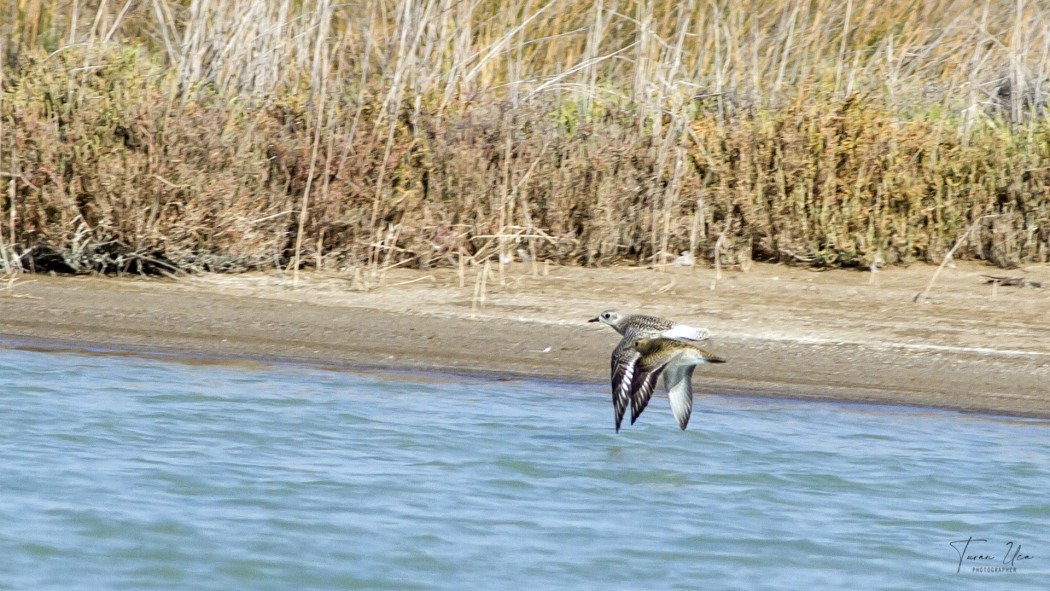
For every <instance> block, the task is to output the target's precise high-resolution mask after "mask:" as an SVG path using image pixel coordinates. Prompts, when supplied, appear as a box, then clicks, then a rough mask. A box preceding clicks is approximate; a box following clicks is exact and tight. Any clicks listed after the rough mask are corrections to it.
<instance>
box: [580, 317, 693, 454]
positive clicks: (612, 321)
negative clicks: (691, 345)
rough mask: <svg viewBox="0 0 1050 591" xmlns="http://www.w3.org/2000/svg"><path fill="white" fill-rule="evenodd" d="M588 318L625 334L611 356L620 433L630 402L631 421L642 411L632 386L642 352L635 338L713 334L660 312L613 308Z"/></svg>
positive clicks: (613, 388)
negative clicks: (662, 315) (622, 310)
mask: <svg viewBox="0 0 1050 591" xmlns="http://www.w3.org/2000/svg"><path fill="white" fill-rule="evenodd" d="M588 322H601V323H602V324H608V325H609V326H611V327H613V328H614V329H615V330H616V332H618V333H620V334H621V335H623V338H622V339H620V344H619V345H617V346H616V348H615V349H613V352H612V360H611V361H612V364H611V365H612V399H613V411H614V413H615V418H616V432H617V433H618V432H619V431H620V424H621V423H622V422H623V415H624V413H625V412H627V406H628V405H630V406H631V415H632V419H631V423H634V421H635V419H637V418H638V415H639V414H641V412H642V411H641V409H640V408H638V405H637V402H636V401H635V399H634V397H633V395H632V392H633V390H632V388H631V383H632V380H633V379H634V375H635V366H636V365H637V364H638V359H639V358H640V357H641V354H640V353H639V352H638V351H637V350H635V348H634V347H633V344H634V341H635V340H636V339H639V338H656V337H663V338H678V339H689V340H693V341H702V340H704V339H706V338H708V337H709V336H710V332H708V330H707V329H706V328H695V327H692V326H688V325H685V324H681V323H678V322H675V321H673V320H668V319H666V318H660V317H659V316H646V315H644V314H623V313H620V312H616V311H613V310H606V311H604V312H602V313H601V314H599V315H598V316H597V317H595V318H591V319H590V320H588ZM646 402H648V400H647V401H646ZM642 408H644V405H642Z"/></svg>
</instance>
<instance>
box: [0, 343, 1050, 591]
mask: <svg viewBox="0 0 1050 591" xmlns="http://www.w3.org/2000/svg"><path fill="white" fill-rule="evenodd" d="M696 381H697V385H698V386H701V385H702V372H698V377H697V380H696ZM0 386H2V391H0V405H2V406H0V589H33V590H42V589H62V590H75V589H216V590H230V589H274V590H288V589H357V588H360V589H449V590H452V589H456V590H458V589H842V588H846V587H851V586H855V587H857V588H861V589H891V588H892V589H919V588H926V589H948V588H951V589H956V588H976V587H985V586H987V585H994V586H996V587H997V588H1009V589H1045V588H1046V584H1047V583H1046V581H1047V580H1050V579H1048V575H1050V527H1048V525H1050V498H1048V494H1047V491H1048V490H1050V424H1048V423H1047V422H1041V421H1032V420H1013V419H1004V418H994V417H982V416H972V415H962V414H958V413H950V412H939V411H924V410H915V409H901V408H892V407H874V406H864V405H844V404H821V403H803V402H792V401H780V400H767V399H757V398H756V399H746V398H730V397H722V396H710V397H704V398H700V399H699V400H698V401H697V406H696V409H695V414H694V417H693V421H692V422H691V423H690V430H689V431H686V432H681V431H679V430H678V428H677V427H676V426H675V424H674V421H673V419H672V418H671V416H670V412H669V410H668V408H667V402H666V399H656V400H654V402H653V403H652V404H651V405H650V407H649V410H647V411H646V414H645V415H644V416H643V418H642V420H641V421H640V423H639V424H638V425H636V426H634V427H628V428H626V429H625V430H624V431H622V432H621V433H620V434H616V433H614V431H613V429H612V409H611V403H610V402H609V396H608V394H607V393H606V391H605V388H604V387H603V386H601V385H591V384H583V385H572V384H555V383H545V382H529V381H495V380H480V379H473V378H464V377H459V376H440V375H439V376H419V375H407V374H406V375H398V374H389V373H388V374H372V375H370V374H367V373H350V372H336V371H330V370H324V369H315V368H305V367H294V366H286V365H254V366H253V365H244V366H217V365H199V364H198V365H193V364H187V363H179V362H167V361H159V360H149V359H137V358H129V357H118V356H104V355H103V356H98V355H77V354H64V353H42V352H34V351H24V350H3V349H0ZM970 537H972V538H974V540H975V541H973V542H971V544H970V547H969V548H968V549H967V551H966V555H964V559H963V560H962V562H961V563H960V560H959V554H958V552H957V551H956V550H955V549H953V547H952V546H951V545H950V543H951V542H956V541H959V540H966V539H968V538H970ZM977 540H987V541H977ZM1018 545H1019V546H1020V552H1019V553H1017V556H1016V557H1014V560H1012V561H1011V560H1010V557H1009V556H1007V552H1015V551H1016V550H1017V547H1018ZM957 546H958V547H959V548H960V549H962V547H963V544H957ZM966 556H992V557H994V558H987V559H984V558H975V559H966ZM1028 556H1030V558H1026V557H1028ZM1004 561H1005V562H1006V564H1005V565H1004ZM1004 566H1005V567H1011V568H1012V569H1015V570H1014V571H1012V572H974V568H975V567H980V568H986V569H1002V568H1004ZM957 570H958V571H959V572H956V571H957Z"/></svg>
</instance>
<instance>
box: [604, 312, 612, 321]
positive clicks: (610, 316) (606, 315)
mask: <svg viewBox="0 0 1050 591" xmlns="http://www.w3.org/2000/svg"><path fill="white" fill-rule="evenodd" d="M602 318H604V319H606V320H608V319H610V318H612V314H610V313H608V312H605V313H604V314H602Z"/></svg>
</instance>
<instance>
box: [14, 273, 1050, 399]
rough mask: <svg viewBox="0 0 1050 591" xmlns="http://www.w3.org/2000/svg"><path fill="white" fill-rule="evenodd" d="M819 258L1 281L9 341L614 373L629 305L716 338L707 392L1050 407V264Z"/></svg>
mask: <svg viewBox="0 0 1050 591" xmlns="http://www.w3.org/2000/svg"><path fill="white" fill-rule="evenodd" d="M933 271H934V268H933V267H929V266H913V267H910V268H907V269H890V270H884V271H881V272H879V273H878V274H877V275H876V276H875V277H874V279H875V281H874V282H873V283H872V282H871V279H872V276H871V274H869V273H866V272H857V271H829V272H814V271H808V270H803V269H794V268H788V267H783V266H774V265H755V267H754V268H752V269H751V270H750V271H748V272H746V273H745V272H740V271H730V272H726V273H724V274H723V278H722V279H721V280H716V279H715V272H714V271H713V270H710V269H687V268H667V269H662V270H653V269H600V270H595V269H578V268H560V267H554V268H551V269H550V270H549V272H548V273H547V274H544V273H543V272H542V270H540V269H535V268H533V267H532V266H530V265H524V264H515V265H510V266H508V267H507V268H506V269H505V270H504V272H503V274H502V279H501V276H500V273H499V271H498V270H496V269H493V270H492V273H491V276H489V277H487V279H486V282H487V284H486V289H485V301H484V302H483V303H480V302H478V300H477V298H476V297H475V286H476V279H477V274H476V271H474V270H470V269H468V270H467V271H466V276H465V277H464V278H463V279H464V286H463V287H460V277H459V274H458V273H457V271H456V270H437V271H430V272H427V271H407V270H396V271H391V272H389V273H387V274H386V275H385V276H384V277H383V278H382V282H381V283H380V282H379V280H378V278H377V279H374V280H373V284H372V285H364V284H363V282H362V281H361V280H360V279H358V280H352V279H350V278H348V277H346V276H341V275H331V274H321V273H312V274H307V275H304V276H303V277H302V278H301V279H300V281H299V284H298V286H295V285H293V283H292V281H291V278H290V277H287V276H281V275H276V274H273V275H262V274H256V275H237V276H199V277H190V278H186V279H182V280H158V279H113V278H91V277H47V276H21V277H18V278H16V280H15V281H13V282H12V283H10V284H9V285H8V286H7V288H6V289H2V290H0V340H2V343H3V344H5V345H6V346H16V347H42V348H47V349H73V350H106V351H114V352H134V353H137V354H147V355H153V354H157V355H176V356H181V357H186V358H190V359H216V358H218V359H262V360H281V361H292V362H310V363H320V364H325V365H333V366H339V367H357V368H362V367H363V368H404V369H425V370H445V371H457V372H469V373H489V374H495V375H501V376H530V377H541V378H548V379H567V380H580V381H587V382H601V383H605V382H606V381H607V380H608V363H609V353H610V352H611V350H612V348H613V346H615V344H616V343H617V341H618V335H616V334H615V333H614V332H613V331H612V330H611V329H609V328H608V327H605V326H602V325H598V324H588V323H587V322H586V320H587V319H588V318H591V317H593V316H595V315H596V314H597V313H598V312H600V311H602V310H604V309H607V308H613V309H618V310H624V311H639V312H645V313H651V314H657V315H662V316H667V317H672V318H675V319H678V320H681V321H686V322H689V323H691V324H697V325H700V326H706V327H708V328H709V329H711V330H712V331H713V332H714V333H715V338H714V339H713V340H712V341H711V342H710V344H709V348H710V349H712V350H714V351H715V352H717V353H719V354H721V355H723V356H725V357H726V358H727V359H729V363H726V364H723V365H718V366H707V367H702V368H700V370H699V371H698V372H697V375H696V377H695V378H694V385H695V388H696V390H697V391H698V392H717V393H723V394H744V395H762V396H785V397H793V398H806V399H833V400H847V401H863V402H878V403H889V404H905V405H917V406H930V407H943V408H952V409H959V410H965V411H975V412H991V413H1002V414H1009V415H1018V416H1036V417H1050V384H1048V377H1050V289H1035V288H1031V287H1027V288H1017V287H998V288H997V289H995V290H993V288H992V286H989V285H987V284H984V283H983V281H984V278H983V277H982V274H986V273H987V274H995V275H1010V276H1026V277H1028V278H1029V279H1032V280H1037V281H1038V280H1050V265H1038V266H1032V267H1028V268H1027V269H1025V270H1024V271H1011V272H1003V271H1000V270H997V269H994V268H991V267H987V266H981V265H970V264H967V265H963V264H960V265H959V266H958V267H957V268H948V269H945V270H944V272H943V273H942V274H941V276H940V277H939V278H938V280H937V283H936V284H935V286H934V288H933V290H932V291H931V293H930V301H929V302H928V303H914V302H913V297H914V296H915V295H916V294H917V293H918V292H920V291H922V290H923V288H924V287H925V285H926V283H927V281H928V280H929V278H930V276H931V275H932V273H933Z"/></svg>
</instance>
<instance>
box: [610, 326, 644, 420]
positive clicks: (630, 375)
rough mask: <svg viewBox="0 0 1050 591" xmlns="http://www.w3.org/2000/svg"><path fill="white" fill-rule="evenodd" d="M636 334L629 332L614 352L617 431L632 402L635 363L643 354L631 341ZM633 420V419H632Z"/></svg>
mask: <svg viewBox="0 0 1050 591" xmlns="http://www.w3.org/2000/svg"><path fill="white" fill-rule="evenodd" d="M633 341H634V336H633V335H631V334H628V335H627V336H625V337H623V339H621V340H620V344H619V345H617V346H616V348H615V349H613V352H612V400H613V411H614V412H615V413H616V431H617V432H619V431H620V424H621V423H622V422H623V415H624V413H626V412H627V406H628V405H629V404H630V403H631V387H632V384H633V382H634V374H635V365H636V364H637V363H638V359H639V358H640V357H641V354H640V353H638V351H635V350H634V347H632V346H631V343H632V342H633ZM632 422H633V421H632Z"/></svg>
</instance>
